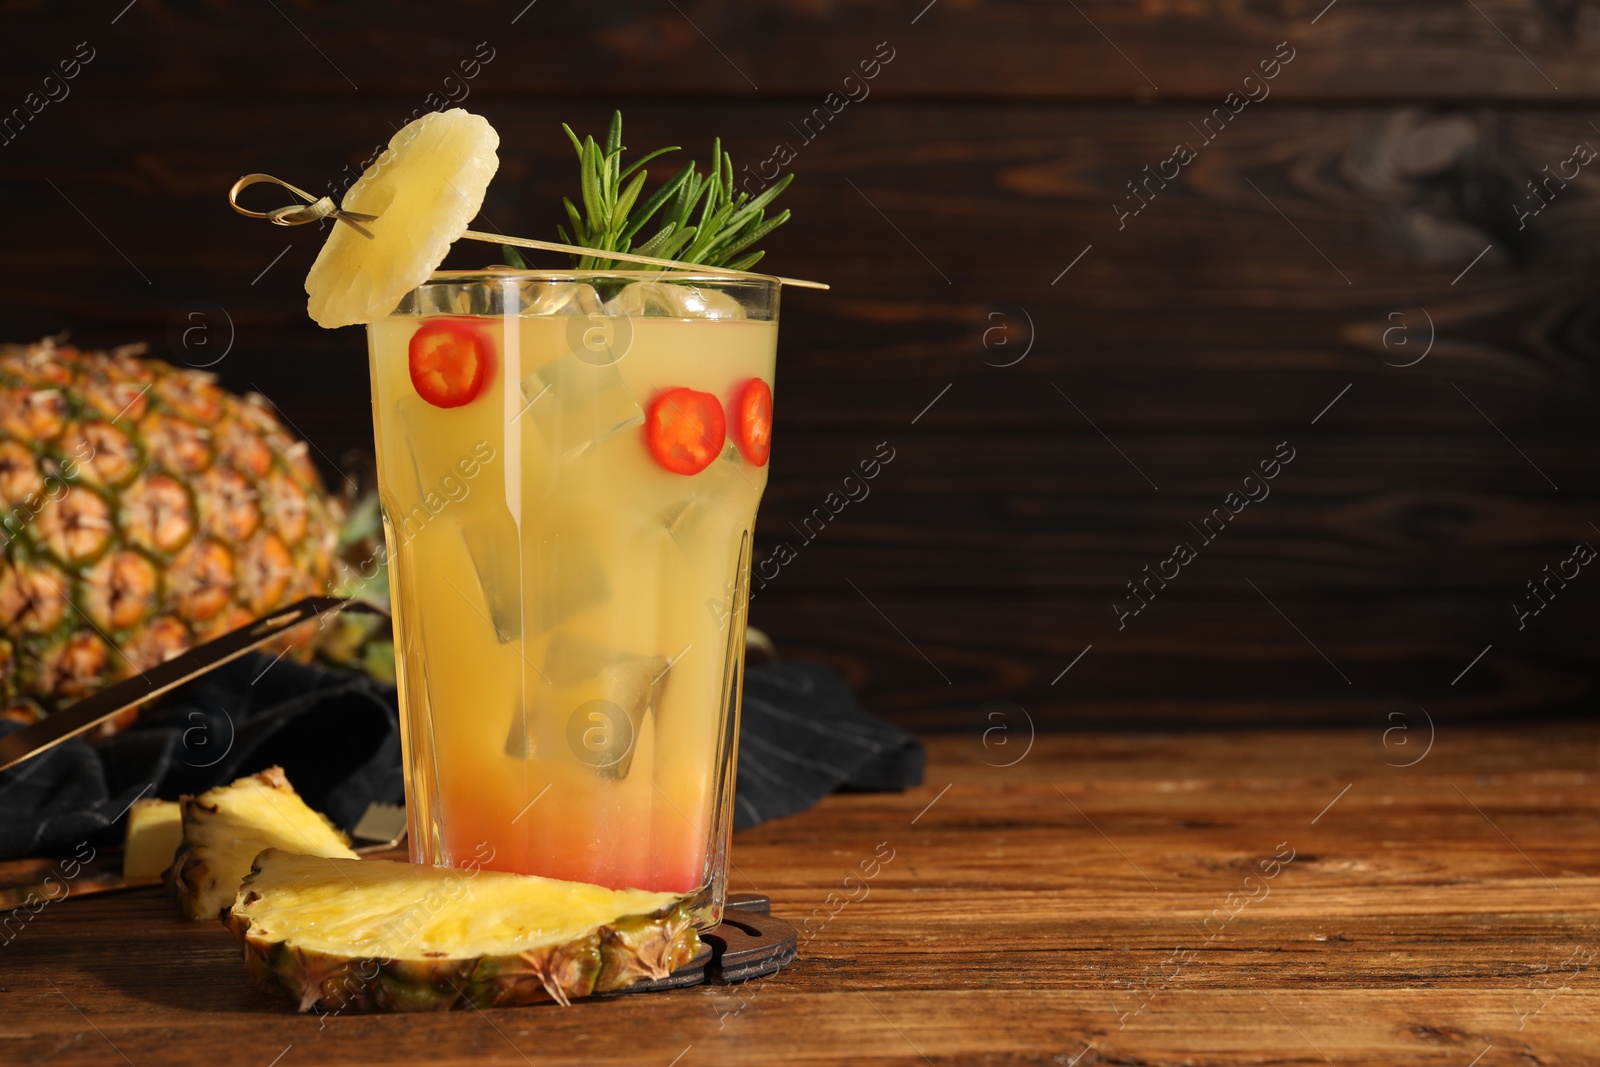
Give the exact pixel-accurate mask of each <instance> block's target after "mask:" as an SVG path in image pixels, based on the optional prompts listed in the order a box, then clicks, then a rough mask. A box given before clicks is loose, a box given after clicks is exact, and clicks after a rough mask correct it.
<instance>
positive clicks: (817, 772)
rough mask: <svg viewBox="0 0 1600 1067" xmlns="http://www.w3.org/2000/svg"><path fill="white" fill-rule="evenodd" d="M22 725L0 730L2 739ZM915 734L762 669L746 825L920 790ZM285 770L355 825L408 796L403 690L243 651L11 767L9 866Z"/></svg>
mask: <svg viewBox="0 0 1600 1067" xmlns="http://www.w3.org/2000/svg"><path fill="white" fill-rule="evenodd" d="M17 728H18V727H17V726H16V725H15V724H12V723H0V735H3V734H4V733H9V732H10V731H11V730H13V729H17ZM922 763H923V752H922V746H921V744H920V743H919V742H918V741H917V740H916V738H915V737H913V736H912V735H911V734H909V733H907V732H906V731H904V730H902V729H900V728H899V727H897V726H893V725H891V724H889V723H887V722H884V721H883V720H881V719H879V718H877V717H875V716H873V715H870V714H868V713H867V712H866V711H864V710H862V708H861V706H860V704H859V703H857V701H856V699H855V697H854V695H853V694H852V693H851V692H850V689H849V687H848V686H847V685H846V684H845V682H844V679H843V678H841V677H840V676H839V675H838V673H837V672H835V671H833V670H832V669H831V668H829V667H826V666H823V665H822V664H818V663H804V662H794V663H779V664H761V665H756V666H752V667H751V668H750V669H749V671H748V673H747V675H746V677H745V688H744V720H743V723H742V725H741V730H740V743H739V777H738V788H737V794H736V798H735V805H736V807H735V812H736V814H735V822H734V825H735V826H736V827H737V828H739V829H744V828H745V827H749V826H754V825H756V824H758V823H761V822H765V821H766V820H768V819H775V818H779V817H781V816H784V815H792V814H794V813H795V812H798V811H803V810H805V809H806V808H809V807H810V806H812V805H813V804H815V803H817V801H819V800H821V799H822V798H823V797H825V796H827V795H828V794H830V793H832V792H834V791H836V790H839V789H867V790H896V789H905V788H909V787H911V786H914V785H920V784H921V782H922ZM274 764H277V765H280V766H282V767H283V769H284V772H285V773H286V774H287V775H288V778H289V781H290V782H292V783H294V786H295V789H296V790H297V791H298V792H299V793H300V794H301V795H302V796H303V797H305V798H306V802H307V803H309V804H310V805H311V806H312V807H314V808H316V809H317V810H318V811H321V812H324V813H325V814H327V815H328V817H329V818H331V819H332V820H333V821H334V822H336V823H338V824H339V825H341V826H343V827H345V828H346V829H348V828H350V827H351V826H354V825H355V822H356V820H357V819H359V818H360V817H361V813H362V812H363V811H365V810H366V807H367V805H368V804H369V803H370V802H372V801H375V800H376V801H386V802H389V803H399V802H401V801H402V800H403V799H404V786H403V781H402V778H401V771H400V725H399V717H398V712H397V710H396V702H395V693H394V689H393V688H391V687H387V686H383V685H380V684H378V683H376V682H373V681H372V680H371V679H368V678H366V677H364V676H361V675H358V674H353V673H348V672H344V671H337V670H330V669H327V668H323V667H315V666H303V665H301V664H298V663H294V662H292V661H289V660H284V661H279V662H274V661H273V660H272V659H270V658H269V657H266V656H262V655H251V656H246V657H244V658H242V659H239V660H236V661H234V662H233V663H230V664H227V665H226V666H223V667H220V668H218V669H217V670H215V671H212V672H211V673H210V674H207V675H206V676H205V677H203V678H200V679H197V680H196V681H193V682H190V683H189V684H188V685H186V686H184V687H183V688H182V689H180V690H178V691H177V692H176V693H175V694H174V695H173V696H172V697H171V698H169V699H168V700H167V701H166V702H165V703H163V704H162V705H161V706H159V707H157V708H156V709H154V710H152V711H147V712H145V713H144V714H143V715H141V716H140V719H139V721H138V722H137V723H136V724H135V725H134V727H133V728H132V729H130V730H128V731H126V732H124V733H121V734H118V735H117V736H115V737H112V738H110V739H108V740H106V741H103V742H100V743H98V744H93V745H91V744H89V743H88V742H86V741H83V740H72V741H67V742H65V743H63V744H61V745H58V746H57V747H56V748H54V749H52V750H51V751H49V752H47V753H44V754H43V755H40V756H36V757H34V758H33V759H31V760H29V761H28V762H26V763H23V764H20V765H18V766H16V767H13V768H12V769H11V770H9V771H6V772H4V773H0V859H15V858H18V857H22V856H39V855H49V854H52V853H61V852H66V851H68V850H70V849H72V848H73V847H74V846H75V845H76V844H77V843H79V842H81V841H85V840H109V841H113V842H115V841H116V840H117V838H118V836H119V835H120V830H119V829H117V827H118V824H119V823H120V821H121V819H122V816H123V815H124V814H125V813H126V812H127V810H128V808H129V807H130V806H132V804H133V802H134V801H135V800H138V799H139V798H141V797H151V796H154V797H162V798H166V799H175V798H176V797H177V796H178V795H180V794H182V793H198V792H201V791H202V790H205V789H208V788H210V787H211V786H214V785H218V784H221V783H224V782H229V781H232V780H233V779H235V778H238V777H240V776H241V775H246V774H252V773H254V772H256V771H259V770H262V769H263V768H266V767H270V766H272V765H274Z"/></svg>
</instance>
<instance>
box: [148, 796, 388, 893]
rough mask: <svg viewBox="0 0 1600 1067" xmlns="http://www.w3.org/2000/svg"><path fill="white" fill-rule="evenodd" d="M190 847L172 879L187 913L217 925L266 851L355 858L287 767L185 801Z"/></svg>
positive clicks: (185, 834)
mask: <svg viewBox="0 0 1600 1067" xmlns="http://www.w3.org/2000/svg"><path fill="white" fill-rule="evenodd" d="M180 803H181V804H182V805H183V845H182V847H180V848H179V849H178V852H177V855H176V856H175V857H174V859H173V863H172V867H171V869H170V870H168V872H167V875H166V880H167V885H168V887H169V888H171V889H172V890H173V892H174V893H176V894H177V897H178V904H179V906H180V907H181V908H182V909H183V914H184V915H186V916H188V917H189V918H191V919H214V918H216V917H217V916H218V915H219V914H221V912H222V911H223V910H224V909H225V908H227V907H228V906H229V905H230V904H232V903H233V901H234V897H235V896H236V895H237V893H238V890H239V883H240V882H241V881H243V880H244V877H245V876H246V875H247V874H249V873H250V869H251V863H252V861H253V860H254V859H255V858H256V855H257V854H258V853H260V852H261V850H262V849H264V848H286V849H291V850H293V851H295V852H300V853H305V854H309V855H316V856H338V857H344V858H349V859H354V858H356V853H355V852H353V851H351V849H350V839H349V838H347V837H346V836H345V835H344V833H343V831H341V830H340V829H339V828H338V827H336V826H334V825H333V824H332V823H331V822H329V821H328V819H327V817H326V816H324V815H322V814H320V813H318V812H316V811H313V810H312V809H311V808H310V807H308V806H307V805H306V802H305V801H304V800H302V799H300V794H298V793H296V792H295V791H294V788H293V787H292V786H291V785H290V784H289V780H288V779H287V778H286V777H284V774H283V769H282V768H280V767H269V768H267V769H266V770H264V771H262V772H260V773H259V774H254V775H251V776H249V777H248V778H241V779H239V780H238V781H236V782H233V783H231V784H229V785H225V786H219V787H217V788H216V789H211V790H208V791H207V792H205V793H202V794H200V795H199V796H197V797H188V796H186V797H183V798H182V799H181V801H180Z"/></svg>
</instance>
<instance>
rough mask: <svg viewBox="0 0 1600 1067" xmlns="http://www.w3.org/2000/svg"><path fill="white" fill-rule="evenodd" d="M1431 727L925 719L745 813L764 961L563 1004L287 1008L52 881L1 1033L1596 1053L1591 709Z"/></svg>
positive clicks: (173, 1052)
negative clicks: (899, 753) (759, 970)
mask: <svg viewBox="0 0 1600 1067" xmlns="http://www.w3.org/2000/svg"><path fill="white" fill-rule="evenodd" d="M1430 732H1431V731H1429V730H1427V729H1426V728H1425V727H1424V726H1418V727H1417V728H1416V729H1414V730H1412V731H1411V732H1410V733H1411V736H1409V737H1404V738H1402V737H1401V736H1399V735H1396V736H1392V737H1391V738H1390V739H1389V740H1390V742H1391V743H1390V744H1389V746H1388V747H1387V748H1385V747H1384V746H1383V745H1381V744H1380V743H1379V735H1378V733H1377V732H1376V731H1370V732H1366V731H1328V732H1273V733H1248V734H1237V733H1236V734H1222V733H1204V734H1155V735H1150V734H1141V735H1109V734H1101V735H1076V736H1074V735H1057V736H1049V735H1040V736H1039V737H1037V738H1036V739H1035V740H1034V742H1033V744H1032V747H1031V749H1028V750H1024V747H1023V746H1024V745H1025V744H1026V740H1025V738H1024V737H1022V736H1013V737H1012V738H1011V739H1010V741H1011V743H1010V744H1009V745H1007V746H1002V745H1000V744H999V743H998V742H999V740H1000V738H999V736H998V735H995V736H991V738H990V741H991V742H992V743H991V745H990V746H989V747H988V748H987V749H986V748H985V747H984V746H983V745H982V743H981V742H980V740H979V739H978V738H977V737H975V736H973V737H943V738H935V739H933V740H932V741H931V743H930V745H929V751H930V761H929V771H928V784H927V786H926V787H924V788H921V789H918V790H915V791H912V792H910V793H907V794H904V795H854V796H839V797H834V798H831V799H830V800H828V801H826V802H825V803H824V804H822V805H821V806H820V807H818V808H817V809H815V810H813V811H811V812H808V813H806V814H803V815H800V816H798V817H795V818H792V819H788V820H785V821H781V822H778V823H776V824H773V825H769V826H764V827H760V828H758V829H756V830H753V831H750V832H747V833H743V834H740V835H739V836H738V837H737V838H736V841H735V848H734V860H735V862H736V865H737V871H736V874H735V875H734V878H733V881H734V885H735V888H755V889H759V890H761V891H762V892H765V893H768V894H770V895H771V897H772V899H773V903H774V912H775V913H776V914H780V915H784V916H787V917H789V918H791V919H792V920H795V921H796V922H800V923H804V922H805V921H806V920H807V919H808V918H809V921H810V922H809V935H803V937H802V947H801V951H800V958H799V960H798V961H797V962H796V963H794V964H793V965H792V966H790V967H789V968H787V969H785V970H784V971H783V972H782V973H781V974H780V975H778V976H777V977H773V978H768V979H763V980H758V981H756V982H752V983H750V984H748V985H745V986H742V987H732V986H721V987H712V988H698V989H688V990H679V991H675V992H670V993H662V994H653V995H645V996H634V997H624V998H616V999H605V1000H593V1001H588V1002H578V1003H575V1004H574V1005H573V1006H572V1007H571V1008H568V1009H562V1008H559V1007H555V1006H546V1007H538V1008H528V1009H513V1010H499V1011H491V1012H479V1011H472V1010H468V1011H461V1012H454V1013H450V1014H446V1015H410V1016H404V1015H402V1016H353V1015H352V1016H335V1017H329V1018H324V1019H318V1018H315V1017H311V1016H302V1015H296V1014H294V1013H293V1012H291V1011H289V1010H287V1009H286V1008H285V1006H283V1005H281V1004H279V1003H277V1002H276V1001H273V1000H269V999H266V998H264V997H262V996H260V995H258V994H257V993H255V992H254V991H253V990H252V989H251V988H250V987H249V986H248V985H247V984H246V982H245V976H244V968H243V965H242V963H241V962H240V953H239V950H238V949H237V948H236V947H235V945H234V943H233V941H232V939H231V938H230V937H229V936H228V935H227V934H226V932H225V931H224V930H223V929H222V928H221V927H220V926H218V925H215V924H210V923H204V924H194V923H188V922H185V921H183V920H181V919H179V918H178V917H177V916H176V914H175V912H174V910H173V908H172V906H171V904H170V903H169V902H168V900H167V899H166V898H165V897H164V896H163V895H162V893H161V892H160V891H157V890H141V891H136V892H129V893H124V894H112V895H104V896H97V897H85V898H82V899H70V898H69V899H67V900H64V901H61V902H59V903H55V904H51V905H49V906H47V907H46V908H45V909H44V910H43V911H41V912H40V913H39V914H38V916H36V917H35V919H34V920H33V921H32V922H31V923H29V924H28V925H27V926H26V928H24V929H23V930H22V932H21V933H20V934H19V935H18V936H17V937H16V938H15V939H14V940H13V941H12V942H11V943H10V944H8V945H5V946H4V947H0V987H3V988H0V1063H5V1064H24V1063H27V1064H50V1065H52V1067H68V1065H72V1064H91V1063H92V1064H123V1063H128V1064H133V1065H136V1067H146V1065H156V1064H212V1063H222V1062H227V1063H230V1064H246V1065H254V1067H269V1065H277V1067H300V1065H302V1064H310V1063H349V1064H386V1063H400V1062H426V1063H429V1064H434V1065H439V1067H443V1065H446V1064H458V1063H459V1064H466V1063H474V1064H478V1063H495V1064H540V1065H543V1064H580V1063H581V1064H595V1063H603V1064H610V1063H630V1064H631V1063H640V1064H653V1065H656V1067H669V1065H676V1067H701V1065H705V1064H713V1063H719V1064H741V1065H747V1064H767V1063H804V1064H822V1063H852V1064H873V1065H885V1067H886V1065H890V1064H897V1065H898V1064H905V1065H914V1064H921V1063H931V1064H946V1063H949V1064H990V1065H1000V1064H1023V1063H1027V1064H1057V1065H1066V1064H1074V1063H1076V1064H1081V1065H1090V1064H1100V1063H1116V1064H1197V1065H1203V1064H1246V1063H1248V1064H1318V1063H1322V1062H1328V1063H1333V1064H1340V1065H1343V1064H1366V1063H1371V1064H1386V1065H1405V1064H1439V1065H1452V1067H1468V1065H1469V1064H1470V1065H1474V1067H1495V1065H1502V1064H1523V1065H1526V1064H1551V1065H1555V1064H1559V1065H1563V1067H1577V1065H1582V1064H1600V1026H1597V1023H1600V973H1597V972H1600V796H1597V792H1596V788H1595V786H1596V782H1597V779H1600V726H1596V725H1589V724H1579V723H1566V724H1553V725H1542V726H1532V725H1530V726H1521V727H1504V726H1502V727H1497V728H1483V727H1478V728H1464V727H1452V728H1450V729H1447V730H1442V731H1440V732H1439V734H1438V736H1437V737H1436V739H1435V740H1434V743H1433V744H1432V747H1431V749H1428V748H1427V747H1426V745H1427V742H1428V740H1429V738H1428V737H1427V736H1426V734H1427V733H1430ZM1402 740H1404V741H1406V742H1407V743H1406V744H1404V745H1402V744H1400V743H1399V742H1400V741H1402ZM1424 753H1425V755H1424ZM1419 755H1420V756H1421V759H1420V761H1418V762H1416V763H1415V764H1414V765H1412V766H1410V767H1402V766H1394V764H1402V763H1409V762H1411V761H1412V760H1414V759H1416V758H1417V757H1418V756H1419ZM1019 757H1020V758H1019ZM1013 761H1015V762H1013ZM1006 763H1010V764H1012V765H1010V766H997V765H999V764H1006ZM1291 857H1292V858H1291ZM875 859H877V860H878V862H876V863H874V860H875ZM863 863H865V869H866V870H867V871H869V872H872V873H873V875H874V876H873V877H871V878H862V877H861V875H860V872H861V870H862V869H863V867H862V865H863ZM852 872H856V874H857V877H856V878H854V879H852V880H851V881H850V882H849V888H848V889H847V887H846V878H847V876H849V875H850V874H851V873H852ZM830 894H832V895H833V896H832V898H831V900H832V903H830ZM848 897H853V898H854V899H847V898H848Z"/></svg>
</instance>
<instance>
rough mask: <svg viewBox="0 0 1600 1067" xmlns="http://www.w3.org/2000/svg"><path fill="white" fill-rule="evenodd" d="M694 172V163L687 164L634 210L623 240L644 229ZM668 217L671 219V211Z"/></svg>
mask: <svg viewBox="0 0 1600 1067" xmlns="http://www.w3.org/2000/svg"><path fill="white" fill-rule="evenodd" d="M693 174H694V164H693V163H689V164H687V165H685V166H684V168H683V169H682V170H680V171H679V172H678V173H677V174H676V175H675V176H673V177H672V178H670V179H668V180H667V183H666V184H665V185H663V186H662V187H661V188H659V189H657V190H656V191H655V192H653V193H651V194H650V198H649V199H648V200H646V201H645V202H644V203H643V204H641V205H640V206H639V207H638V208H637V209H635V210H634V211H633V213H632V215H631V216H630V218H629V220H628V225H627V226H626V227H625V228H624V229H623V231H622V234H621V237H622V240H623V241H631V240H633V238H634V236H635V235H636V234H637V233H638V232H639V231H640V230H642V229H644V228H645V226H646V225H647V224H648V223H649V222H650V219H651V217H652V216H653V215H655V213H656V212H657V211H659V210H661V206H662V205H663V204H665V203H666V202H667V201H668V200H669V199H671V197H672V196H673V195H674V194H676V193H677V191H678V189H679V187H681V186H682V185H683V183H684V182H685V181H687V180H688V179H689V178H690V177H691V176H692V175H693ZM668 218H669V221H670V218H671V216H670V213H669V216H668Z"/></svg>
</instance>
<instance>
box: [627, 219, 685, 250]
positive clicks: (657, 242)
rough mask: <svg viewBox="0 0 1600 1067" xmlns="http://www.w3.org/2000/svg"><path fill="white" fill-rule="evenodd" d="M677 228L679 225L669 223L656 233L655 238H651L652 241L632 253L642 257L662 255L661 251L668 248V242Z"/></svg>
mask: <svg viewBox="0 0 1600 1067" xmlns="http://www.w3.org/2000/svg"><path fill="white" fill-rule="evenodd" d="M677 228H678V226H677V223H675V222H669V223H667V224H666V225H665V226H663V227H661V229H660V230H658V231H656V235H655V236H654V237H652V238H650V240H648V241H646V242H645V243H644V244H642V245H640V246H639V247H638V248H635V249H632V251H634V252H637V253H639V255H641V256H659V255H661V254H662V252H661V249H662V248H663V247H665V246H666V243H667V241H668V240H669V239H670V238H671V237H672V234H673V232H674V231H675V230H676V229H677Z"/></svg>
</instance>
